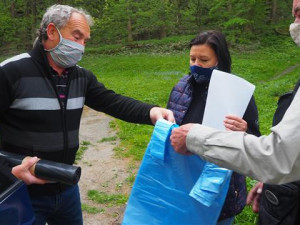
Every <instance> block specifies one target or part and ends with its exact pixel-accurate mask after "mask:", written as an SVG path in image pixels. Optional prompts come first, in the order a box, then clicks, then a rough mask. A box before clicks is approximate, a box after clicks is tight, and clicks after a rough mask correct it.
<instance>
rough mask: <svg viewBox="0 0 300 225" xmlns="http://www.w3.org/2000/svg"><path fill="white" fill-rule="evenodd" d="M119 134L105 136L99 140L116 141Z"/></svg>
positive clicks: (101, 141)
mask: <svg viewBox="0 0 300 225" xmlns="http://www.w3.org/2000/svg"><path fill="white" fill-rule="evenodd" d="M117 138H118V137H117V136H113V137H105V138H102V139H101V140H100V141H98V142H99V143H103V142H111V141H115V140H117Z"/></svg>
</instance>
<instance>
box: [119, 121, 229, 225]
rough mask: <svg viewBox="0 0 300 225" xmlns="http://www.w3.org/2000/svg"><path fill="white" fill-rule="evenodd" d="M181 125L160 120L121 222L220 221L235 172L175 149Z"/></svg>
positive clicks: (159, 224)
mask: <svg viewBox="0 0 300 225" xmlns="http://www.w3.org/2000/svg"><path fill="white" fill-rule="evenodd" d="M175 127H178V125H176V124H171V123H169V122H167V121H166V120H158V121H157V123H156V125H155V127H154V131H153V134H152V137H151V140H150V142H149V144H148V147H147V149H146V152H145V155H144V158H143V160H142V163H141V166H140V169H139V171H138V174H137V176H136V180H135V182H134V185H133V188H132V191H131V195H130V197H129V200H128V203H127V207H126V210H125V214H124V218H123V223H122V225H137V224H138V225H142V224H149V225H150V224H151V225H153V224H155V225H167V224H170V225H171V224H172V225H174V224H180V225H183V224H187V225H192V224H199V225H201V224H203V225H213V224H216V223H217V220H218V217H219V214H220V212H221V209H222V206H223V203H224V200H225V197H226V194H227V191H228V187H229V182H230V177H231V173H232V171H230V170H226V169H223V168H220V167H218V166H216V165H214V164H211V163H207V162H206V161H204V160H202V159H201V158H200V157H198V156H196V155H191V156H185V155H180V154H178V153H176V152H175V151H174V149H173V148H172V146H171V144H170V140H169V139H170V134H171V131H172V129H173V128H175Z"/></svg>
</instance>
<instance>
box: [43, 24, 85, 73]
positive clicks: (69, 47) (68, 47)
mask: <svg viewBox="0 0 300 225" xmlns="http://www.w3.org/2000/svg"><path fill="white" fill-rule="evenodd" d="M56 29H57V28H56ZM57 31H58V33H59V37H60V41H59V43H58V45H57V46H56V47H54V48H52V49H49V50H46V51H48V52H49V53H50V55H51V57H52V59H53V61H54V62H55V63H56V64H57V65H58V66H60V67H62V68H69V67H72V66H75V65H76V63H78V62H79V61H80V60H81V58H82V56H83V53H84V46H83V45H81V44H78V43H76V42H74V41H70V40H67V39H65V38H63V37H62V36H61V34H60V32H59V30H58V29H57Z"/></svg>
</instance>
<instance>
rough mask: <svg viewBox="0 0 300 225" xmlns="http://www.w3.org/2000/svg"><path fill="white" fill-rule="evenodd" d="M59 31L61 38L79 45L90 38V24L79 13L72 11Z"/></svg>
mask: <svg viewBox="0 0 300 225" xmlns="http://www.w3.org/2000/svg"><path fill="white" fill-rule="evenodd" d="M60 32H61V35H62V37H63V38H65V39H68V40H71V41H74V42H77V43H78V44H81V45H85V44H86V42H87V40H89V39H90V26H89V24H88V22H87V20H86V19H85V17H84V16H83V15H81V14H79V13H73V14H72V15H71V17H70V20H69V22H68V23H67V24H66V25H65V26H64V27H63V28H62V29H61V30H60Z"/></svg>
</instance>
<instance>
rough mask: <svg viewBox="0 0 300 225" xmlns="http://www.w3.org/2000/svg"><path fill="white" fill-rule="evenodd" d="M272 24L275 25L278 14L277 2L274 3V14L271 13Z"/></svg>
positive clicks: (275, 0)
mask: <svg viewBox="0 0 300 225" xmlns="http://www.w3.org/2000/svg"><path fill="white" fill-rule="evenodd" d="M271 13H272V14H271V23H272V24H274V23H275V22H276V13H277V0H273V1H272V12H271Z"/></svg>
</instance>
